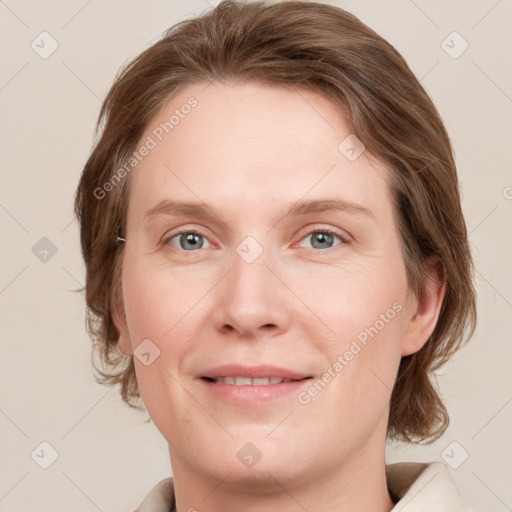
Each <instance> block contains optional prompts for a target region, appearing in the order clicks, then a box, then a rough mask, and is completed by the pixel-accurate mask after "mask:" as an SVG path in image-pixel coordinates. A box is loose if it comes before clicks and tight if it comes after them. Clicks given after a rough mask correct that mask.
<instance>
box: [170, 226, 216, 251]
mask: <svg viewBox="0 0 512 512" xmlns="http://www.w3.org/2000/svg"><path fill="white" fill-rule="evenodd" d="M173 240H176V241H175V242H173ZM207 240H208V239H207V238H206V237H205V236H203V235H201V234H200V233H198V232H197V231H193V230H187V231H180V232H178V233H174V234H173V235H171V236H170V237H168V238H166V239H165V240H164V244H170V245H172V246H173V247H176V248H178V249H183V250H184V251H193V250H194V249H206V248H208V247H210V246H209V245H207V246H206V247H205V246H204V242H205V241H207ZM207 243H208V244H209V242H207Z"/></svg>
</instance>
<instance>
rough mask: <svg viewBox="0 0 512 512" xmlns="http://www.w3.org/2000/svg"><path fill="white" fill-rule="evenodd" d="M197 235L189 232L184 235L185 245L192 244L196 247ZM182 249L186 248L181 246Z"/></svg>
mask: <svg viewBox="0 0 512 512" xmlns="http://www.w3.org/2000/svg"><path fill="white" fill-rule="evenodd" d="M198 236H199V235H196V234H195V233H189V234H188V235H187V237H186V240H187V241H186V244H185V245H189V246H192V247H197V246H198V242H197V238H198ZM183 248H184V249H186V247H183Z"/></svg>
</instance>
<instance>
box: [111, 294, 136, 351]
mask: <svg viewBox="0 0 512 512" xmlns="http://www.w3.org/2000/svg"><path fill="white" fill-rule="evenodd" d="M112 318H113V320H114V323H115V325H116V327H117V330H118V331H119V339H118V342H117V344H118V346H119V349H120V350H121V352H123V354H126V355H127V356H131V355H132V354H133V349H132V344H131V341H130V336H129V334H128V327H127V323H126V314H125V311H124V301H123V292H122V290H121V287H120V286H119V287H118V288H117V290H116V291H115V296H114V300H113V304H112Z"/></svg>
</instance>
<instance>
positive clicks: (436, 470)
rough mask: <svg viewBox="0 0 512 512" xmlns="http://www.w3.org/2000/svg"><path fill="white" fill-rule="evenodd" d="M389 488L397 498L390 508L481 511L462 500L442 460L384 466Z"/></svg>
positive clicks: (455, 511) (416, 510) (420, 510)
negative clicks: (396, 501)
mask: <svg viewBox="0 0 512 512" xmlns="http://www.w3.org/2000/svg"><path fill="white" fill-rule="evenodd" d="M386 476H387V481H388V488H389V490H390V492H391V493H392V494H394V495H395V496H396V497H397V498H398V499H399V501H398V503H397V504H396V505H395V507H393V509H392V511H396V512H398V510H401V509H402V508H403V507H404V506H406V505H407V512H426V511H431V510H436V512H481V511H478V510H477V509H475V508H473V507H471V506H470V505H468V504H467V503H466V502H464V501H463V500H462V498H461V496H460V494H459V491H458V489H457V486H456V485H455V481H454V480H453V478H452V476H451V474H450V471H449V469H448V467H447V466H446V465H445V464H444V463H442V462H397V463H395V464H389V465H387V466H386Z"/></svg>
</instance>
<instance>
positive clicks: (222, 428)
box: [115, 82, 445, 512]
mask: <svg viewBox="0 0 512 512" xmlns="http://www.w3.org/2000/svg"><path fill="white" fill-rule="evenodd" d="M191 96H193V97H194V98H196V99H197V101H198V105H197V107H195V108H194V109H193V110H192V111H191V112H190V114H189V115H187V116H185V117H184V118H183V119H181V120H180V123H179V124H178V125H177V126H175V127H174V129H173V130H172V132H170V133H169V134H167V135H166V136H165V137H164V138H163V140H162V141H161V142H159V143H158V145H157V146H156V147H155V148H154V149H152V150H151V151H150V152H149V154H148V155H147V156H146V157H145V158H144V159H143V160H142V161H141V162H140V163H139V164H138V165H137V167H136V169H135V170H134V171H133V172H132V174H131V175H130V177H129V180H130V196H129V208H128V214H127V229H126V240H127V241H126V244H125V247H124V257H123V258H124V259H123V269H122V294H121V295H120V296H119V297H118V299H117V301H116V307H115V321H116V324H117V325H118V327H119V329H120V331H121V336H120V339H119V346H120V348H121V350H122V351H123V352H124V353H126V354H130V355H131V354H133V353H134V350H135V349H136V348H137V346H138V345H139V344H140V343H141V342H142V340H144V339H150V340H151V342H152V343H154V345H156V346H157V347H158V349H159V350H160V355H159V356H158V357H157V358H156V359H155V360H154V361H153V362H152V363H151V364H150V365H148V366H146V365H144V364H142V362H141V361H140V360H139V358H138V357H134V359H135V367H136V373H137V380H138V383H139V387H140V391H141V396H142V398H143V400H144V403H145V406H146V408H147V410H148V412H149V414H150V416H151V418H152V420H153V421H154V423H155V425H156V426H157V428H158V429H159V430H160V432H161V433H162V434H163V436H164V437H165V439H166V440H167V441H168V443H169V455H170V458H171V464H172V467H173V475H174V482H175V490H176V496H177V508H178V512H185V511H187V510H189V509H190V508H191V507H193V508H195V509H196V510H198V511H199V512H203V511H204V512H210V511H211V512H214V511H217V512H218V511H220V510H222V511H225V512H235V511H236V512H239V511H240V510H244V511H246V512H252V511H254V512H255V511H258V512H261V511H277V510H279V511H280V512H282V511H290V512H291V511H299V510H303V509H306V510H308V511H309V512H313V511H323V512H330V511H332V512H334V511H336V512H343V511H370V510H371V511H372V512H376V511H377V512H384V511H389V510H390V509H391V508H392V506H393V503H392V501H391V499H390V496H389V494H388V491H387V487H386V478H385V459H384V447H385V440H386V426H387V420H388V414H389V400H390V396H391V389H392V387H393V384H394V381H395V379H396V374H397V371H398V365H399V362H400V358H401V357H402V356H403V355H408V354H412V353H414V352H416V351H417V350H419V349H420V348H421V347H422V346H423V344H424V343H425V342H426V340H427V339H428V337H429V335H430V334H431V332H432V331H433V329H434V326H435V324H436V321H437V318H438V315H439V310H440V306H441V302H442V299H443V296H444V291H445V290H444V286H443V285H439V284H436V283H435V281H433V280H428V286H427V287H426V291H425V294H424V296H422V297H415V296H414V294H412V293H411V292H410V289H409V285H408V282H407V277H406V269H405V264H404V260H403V256H402V251H401V247H400V239H399V235H398V230H397V224H396V219H395V216H394V209H393V203H392V200H391V195H390V190H389V185H388V182H389V178H390V171H389V169H388V168H387V167H386V165H385V164H383V163H382V162H378V161H377V160H375V159H373V158H369V156H370V155H368V152H363V154H362V155H361V156H360V157H359V158H357V159H356V160H355V161H349V160H348V159H347V158H346V157H345V156H344V155H343V154H342V153H341V152H340V151H339V150H338V145H339V144H340V142H341V141H343V140H344V139H345V138H346V137H347V136H348V135H349V134H350V130H349V128H348V126H347V123H346V121H345V120H344V119H343V116H342V114H341V113H340V111H339V109H338V108H337V107H336V106H335V105H334V104H332V103H331V102H330V101H329V100H328V99H326V98H324V97H323V96H320V95H318V94H316V93H312V92H306V91H300V92H299V91H298V90H292V89H288V88H285V87H270V86H266V85H261V84H257V83H241V82H233V83H230V84H228V83H224V84H219V83H212V84H210V85H208V86H206V84H194V85H190V86H187V87H186V88H184V89H183V90H181V91H179V92H178V93H176V94H175V95H174V96H172V97H171V99H170V100H169V101H168V103H167V104H166V105H165V106H164V108H163V109H162V110H161V111H160V112H159V113H158V114H157V115H156V116H155V117H154V119H153V120H152V121H151V122H150V123H149V124H148V127H147V129H146V132H145V134H144V136H143V137H142V139H141V140H145V139H146V137H147V136H148V135H151V133H152V130H154V128H155V127H156V126H158V125H159V124H160V123H161V122H165V121H166V120H168V119H169V117H170V116H171V115H172V114H173V112H174V111H175V109H177V108H180V106H181V105H183V104H184V103H186V101H187V99H188V98H189V97H191ZM322 198H337V199H343V200H346V201H351V202H354V203H357V204H359V205H362V206H363V207H365V208H367V209H368V210H370V212H371V215H366V214H362V213H354V212H352V211H325V212H318V213H310V214H307V215H299V216H294V217H286V218H283V212H284V210H285V209H286V208H287V207H288V206H289V205H291V204H294V203H295V202H297V201H299V200H301V199H304V200H311V199H322ZM165 199H172V200H187V201H203V202H205V203H207V204H208V205H210V207H211V210H212V212H214V215H213V214H212V217H211V218H202V217H196V216H193V215H186V216H181V217H178V216H174V215H160V216H156V217H154V218H152V219H151V220H150V221H146V220H145V219H144V214H145V212H146V211H148V210H149V209H151V208H153V207H154V206H155V205H157V204H159V203H160V202H161V201H162V200H165ZM326 228H327V229H333V230H335V231H336V233H337V234H336V235H335V236H333V237H332V238H327V240H325V239H324V241H323V243H322V241H321V240H320V242H318V241H316V242H315V235H314V233H315V232H319V231H320V232H322V229H326ZM182 229H184V230H190V229H194V230H195V231H197V232H198V233H200V234H201V235H203V237H204V238H201V237H199V248H195V249H192V250H188V251H187V250H186V249H184V248H183V246H182V245H180V242H181V243H182V244H184V245H185V247H187V245H186V241H187V239H186V238H185V237H186V235H185V237H179V236H176V235H175V233H176V232H177V231H180V230H182ZM171 235H173V238H171V239H170V240H169V238H170V237H171ZM249 235H250V236H252V237H253V238H254V239H255V240H257V242H258V243H259V244H260V245H261V247H262V249H263V252H262V254H261V255H260V256H259V257H258V258H257V259H256V260H255V261H254V262H252V263H250V264H249V263H247V262H246V261H245V260H244V259H243V258H242V257H240V256H239V254H238V253H237V252H236V249H237V247H238V246H239V244H240V243H241V242H242V241H243V240H244V239H245V238H246V237H247V236H249ZM338 235H339V236H340V238H338ZM201 243H202V244H203V245H202V246H201ZM196 247H197V245H196ZM426 263H427V264H429V265H432V268H433V265H434V264H435V262H434V261H427V262H426ZM396 303H398V304H399V305H400V306H401V310H400V311H399V312H397V313H396V316H394V318H393V319H392V320H390V321H389V322H387V323H386V324H385V326H384V328H382V329H381V330H379V332H378V334H377V335H376V336H374V337H373V338H369V341H368V343H367V345H366V346H364V348H362V349H361V350H360V351H359V352H358V353H357V354H356V355H355V356H354V357H353V359H352V360H351V361H349V362H348V364H346V365H345V366H344V367H343V370H342V371H339V372H334V374H335V377H333V378H332V379H331V381H330V382H329V383H328V384H327V385H326V386H325V388H324V389H323V390H322V391H321V392H319V393H318V394H317V395H316V396H315V397H313V398H311V400H310V402H309V403H307V404H306V405H304V404H302V403H299V401H298V399H297V393H292V394H290V395H287V396H285V397H281V398H279V399H278V400H274V401H272V402H269V403H266V404H261V403H259V404H255V405H254V406H253V407H242V406H239V405H235V404H231V403H226V402H224V401H222V400H219V399H218V398H216V397H214V396H212V394H211V393H209V392H208V391H207V390H206V387H205V385H204V383H202V382H201V381H200V380H199V379H197V378H196V376H197V373H198V372H201V371H204V370H205V369H207V368H212V367H214V366H218V365H221V364H226V363H233V362H236V363H245V364H259V363H268V364H274V365H278V366H283V367H286V368H291V369H293V370H295V371H298V372H301V373H303V374H306V375H310V376H314V377H315V378H316V379H318V378H320V377H321V376H322V374H324V372H325V371H326V370H327V368H329V367H332V365H333V363H334V362H335V361H336V360H337V356H338V355H340V354H342V355H343V354H344V353H345V352H346V351H347V350H348V349H349V348H350V345H351V342H352V341H353V340H354V339H355V338H356V337H357V335H358V334H360V333H361V332H362V331H364V329H365V327H368V326H371V325H374V324H375V322H376V321H377V320H378V319H379V318H380V315H381V314H385V313H386V311H387V310H389V309H390V308H392V305H393V304H396ZM331 373H332V370H331ZM312 382H313V381H312V380H310V381H309V383H306V384H305V385H304V389H306V390H307V389H308V387H309V386H311V383H312ZM248 442H251V443H253V444H254V445H255V446H256V447H257V448H258V450H259V451H260V452H261V454H262V457H261V459H260V460H259V461H258V462H257V463H256V464H255V465H254V466H252V467H246V466H245V465H244V464H242V463H241V461H240V460H239V458H238V457H237V452H238V451H239V450H240V449H241V448H242V447H243V446H244V445H245V444H246V443H248Z"/></svg>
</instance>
